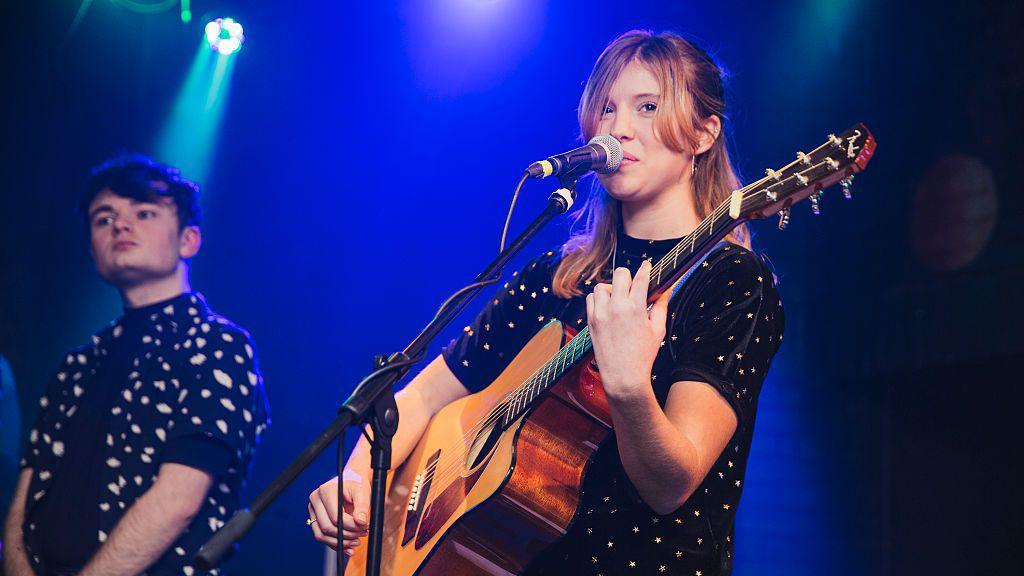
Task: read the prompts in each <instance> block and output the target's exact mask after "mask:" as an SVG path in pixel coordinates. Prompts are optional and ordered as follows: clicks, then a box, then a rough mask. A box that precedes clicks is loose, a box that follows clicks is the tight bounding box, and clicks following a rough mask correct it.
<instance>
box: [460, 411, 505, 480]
mask: <svg viewBox="0 0 1024 576" xmlns="http://www.w3.org/2000/svg"><path fill="white" fill-rule="evenodd" d="M501 432H502V430H501V428H500V427H499V426H498V423H497V422H491V423H490V424H488V425H487V426H486V427H485V428H484V429H483V430H481V431H480V433H479V434H477V435H476V438H474V439H473V444H472V445H471V446H470V447H469V454H467V455H466V456H467V457H466V468H467V469H468V470H472V469H474V468H476V467H477V466H479V465H480V464H481V463H482V462H483V461H484V460H486V459H487V457H488V456H489V455H490V453H491V450H493V449H494V446H495V444H497V443H498V440H499V439H500V438H501Z"/></svg>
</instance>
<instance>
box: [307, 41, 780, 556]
mask: <svg viewBox="0 0 1024 576" xmlns="http://www.w3.org/2000/svg"><path fill="white" fill-rule="evenodd" d="M724 122H725V101H724V96H723V89H722V72H721V70H720V69H719V67H718V66H717V65H716V64H715V63H714V62H713V61H712V60H711V58H709V57H708V55H707V54H706V53H705V52H704V51H703V50H701V49H700V48H698V47H697V46H695V45H694V44H693V43H692V42H689V41H687V40H685V39H684V38H682V37H680V36H679V35H676V34H673V33H668V32H666V33H661V34H653V33H650V32H645V31H631V32H627V33H626V34H623V35H622V36H620V37H619V38H617V39H615V40H614V41H613V42H612V43H611V44H609V45H608V47H607V48H606V49H605V50H604V52H603V53H602V54H601V56H600V57H599V58H598V60H597V63H596V65H595V67H594V70H593V72H592V73H591V76H590V79H589V80H588V82H587V85H586V88H585V90H584V93H583V96H582V98H581V100H580V107H579V123H580V128H581V132H582V135H583V137H584V139H589V138H591V137H592V136H594V135H596V134H611V135H612V136H613V137H615V138H616V139H618V140H619V141H620V142H621V144H622V148H623V151H624V154H623V158H624V159H623V162H622V166H621V167H620V168H619V170H618V171H616V172H615V173H613V174H609V175H603V176H599V183H596V185H595V186H594V189H593V192H592V194H591V197H590V198H589V199H588V201H587V203H586V205H585V206H584V207H583V208H582V209H581V211H580V213H579V216H578V218H579V220H578V224H579V226H578V227H577V229H576V231H575V233H574V234H573V235H572V236H571V237H570V238H569V239H568V240H567V242H566V243H565V244H564V245H563V246H562V247H561V248H560V249H559V250H554V251H551V252H548V253H546V254H543V255H541V256H539V257H538V258H536V259H534V260H533V261H531V262H530V263H529V264H527V265H526V266H525V267H524V268H523V269H522V270H520V271H519V272H517V273H516V274H515V276H514V277H513V278H512V280H511V281H510V282H509V284H508V285H507V286H505V287H504V288H503V289H502V290H499V292H498V294H496V295H495V297H494V298H492V299H491V300H490V301H489V302H488V303H487V305H486V307H485V308H484V310H483V311H482V312H481V313H480V315H479V316H478V317H477V318H476V320H475V321H474V322H473V324H472V325H471V326H469V327H467V329H466V330H465V331H464V332H463V334H462V335H461V336H460V337H459V338H458V339H457V340H455V341H453V342H452V343H451V344H450V345H449V346H448V347H447V348H445V349H444V351H443V353H442V354H441V355H440V356H438V357H437V358H436V359H434V361H433V362H431V363H430V364H429V365H428V366H427V367H426V368H425V369H424V370H423V372H421V373H420V374H419V375H418V376H417V377H416V378H415V379H414V380H413V381H412V382H411V383H410V384H409V385H408V386H407V387H406V388H405V389H404V390H402V391H401V392H400V393H399V395H398V398H399V399H398V403H399V410H400V412H401V414H402V418H401V427H400V430H399V431H398V434H397V436H396V437H395V440H394V446H393V464H394V465H395V466H397V465H398V464H399V463H401V462H402V461H403V460H404V459H405V458H406V457H407V455H408V454H409V452H410V451H411V450H412V448H413V447H414V446H415V444H416V442H417V440H418V438H419V437H420V435H421V433H422V432H423V430H424V427H425V426H426V424H427V422H428V421H429V419H430V418H431V416H432V415H433V414H434V413H436V412H437V411H438V410H440V409H441V408H443V407H444V406H446V405H447V404H448V403H450V402H452V401H454V400H456V399H458V398H460V397H462V396H465V395H467V394H470V393H473V392H476V391H479V390H481V389H482V388H483V387H486V386H487V385H488V384H489V383H490V382H491V381H492V380H493V379H494V378H495V377H496V376H497V375H498V374H499V373H500V372H501V371H502V369H504V367H505V366H506V365H507V364H508V363H509V362H510V361H511V360H512V358H513V357H514V356H515V354H516V353H517V352H518V351H519V349H520V348H521V347H522V346H523V345H524V344H525V343H526V342H527V341H528V340H529V339H530V338H531V337H532V336H533V335H534V334H536V333H537V331H538V330H540V328H541V327H542V326H543V325H544V324H546V323H547V322H549V321H550V320H551V319H558V320H560V321H561V322H562V323H563V324H566V325H568V326H571V327H574V328H579V327H581V326H582V325H584V324H586V325H588V326H589V327H590V331H591V338H592V340H593V347H594V355H595V360H596V362H597V364H598V365H599V366H600V371H601V380H602V384H603V386H604V390H605V394H606V396H607V399H608V404H609V407H610V410H611V415H612V420H613V424H614V431H615V433H614V435H613V436H611V437H610V439H609V440H608V441H607V442H606V443H605V444H604V445H602V446H601V448H600V449H599V451H598V453H597V454H596V456H595V458H594V460H593V463H592V465H591V467H590V469H589V470H588V472H587V476H586V481H585V484H584V492H583V498H582V502H581V505H580V512H579V515H578V516H577V518H576V520H575V521H574V522H573V524H572V525H571V527H570V530H569V533H568V534H567V535H566V536H565V538H563V539H562V540H560V541H559V542H558V543H556V544H554V545H552V546H551V547H550V548H548V550H546V551H545V552H544V553H543V554H542V555H541V556H540V557H538V558H537V559H536V560H535V561H534V562H533V563H532V564H531V565H530V567H529V568H528V569H527V573H531V574H549V573H550V574H591V573H592V574H599V573H603V574H620V573H630V574H633V573H637V574H641V573H642V574H666V573H671V574H688V575H693V574H697V575H704V576H711V575H713V574H727V573H729V572H730V570H731V565H732V550H733V526H734V518H735V515H736V510H737V506H738V504H739V498H740V493H741V490H742V486H743V477H744V471H745V464H746V459H747V454H748V452H749V449H750V443H751V437H752V433H753V427H754V416H755V411H756V407H757V397H758V392H759V390H760V388H761V384H762V383H763V381H764V378H765V375H766V373H767V371H768V368H769V365H770V363H771V359H772V357H773V356H774V354H775V352H776V350H777V349H778V347H779V344H780V343H781V340H782V330H783V312H782V303H781V300H780V299H779V295H778V292H777V290H776V286H775V284H774V280H773V275H772V274H771V273H770V271H769V270H768V269H767V268H766V266H765V264H764V262H763V261H762V260H761V259H760V258H759V257H758V256H756V255H755V254H754V253H752V252H751V251H750V250H749V243H748V239H747V233H746V230H745V229H744V228H742V227H741V228H737V229H736V230H734V231H733V233H732V234H731V235H730V236H729V238H728V240H729V244H726V245H724V246H719V247H717V248H716V249H715V250H713V251H712V252H711V254H710V255H709V256H708V258H707V260H706V261H705V264H704V265H702V266H700V267H699V268H698V269H697V270H696V271H695V272H694V273H693V275H692V276H691V277H690V279H689V280H688V281H687V283H686V286H685V289H684V290H682V291H681V292H679V294H678V295H676V296H670V295H666V296H665V297H663V298H661V299H660V300H659V301H658V302H657V303H656V304H655V305H654V306H653V308H651V310H650V311H648V309H647V305H646V298H647V288H648V283H649V275H650V270H651V261H652V260H654V261H657V260H658V259H659V258H660V257H661V256H663V255H664V254H665V253H667V252H668V251H669V250H670V249H671V248H672V247H674V246H675V245H676V244H677V242H678V241H679V240H680V239H681V238H683V237H684V236H686V235H687V234H689V233H690V232H691V231H692V230H694V229H695V228H696V227H697V226H698V224H699V223H700V222H701V220H702V219H703V218H704V217H705V216H707V215H708V214H709V213H710V212H711V211H712V209H713V208H714V207H715V206H717V205H718V204H719V203H720V202H722V201H723V200H725V198H726V197H727V196H728V194H729V192H731V191H732V190H734V189H736V188H738V187H739V183H738V180H737V178H736V175H735V173H734V171H733V169H732V165H731V163H730V161H729V155H728V152H727V150H726V145H725V139H724V137H723V128H724ZM344 476H345V485H344V500H345V502H344V509H345V513H344V514H343V517H342V519H341V529H342V532H341V544H342V548H343V550H344V552H345V553H346V554H350V555H351V554H352V553H353V550H354V548H355V547H356V546H359V545H360V544H361V540H362V539H363V537H364V536H365V533H366V530H367V527H368V521H367V520H368V513H369V509H368V508H369V494H370V488H369V478H370V474H369V448H368V446H367V445H366V443H365V441H360V444H359V446H358V447H357V448H356V449H355V451H354V452H353V455H352V458H351V460H350V462H349V464H348V466H347V468H346V471H345V475H344ZM335 482H336V480H331V481H329V482H327V483H325V484H324V485H322V486H321V487H320V488H319V489H317V490H315V491H314V492H313V493H312V494H311V495H310V503H309V512H310V517H311V519H312V520H314V521H315V522H313V524H312V528H313V532H314V535H315V537H316V539H317V540H319V541H321V542H324V543H326V544H328V545H330V546H332V547H337V545H338V527H337V519H336V518H335V517H334V516H335V513H334V510H335V509H336V505H337V501H336V490H337V487H336V484H335Z"/></svg>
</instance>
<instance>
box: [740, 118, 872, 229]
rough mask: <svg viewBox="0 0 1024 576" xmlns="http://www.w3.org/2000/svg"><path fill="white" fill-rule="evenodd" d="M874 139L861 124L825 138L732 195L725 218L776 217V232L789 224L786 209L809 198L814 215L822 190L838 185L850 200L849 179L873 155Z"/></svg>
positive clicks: (861, 168)
mask: <svg viewBox="0 0 1024 576" xmlns="http://www.w3.org/2000/svg"><path fill="white" fill-rule="evenodd" d="M875 146H876V143H875V139H874V137H873V136H871V132H869V131H868V129H867V127H866V126H864V125H863V124H856V125H854V126H853V127H851V128H849V129H848V130H846V131H845V132H843V133H842V134H840V135H838V136H836V135H835V134H829V136H828V139H827V140H825V142H824V143H823V144H822V145H820V146H818V147H817V148H815V149H814V150H811V151H810V152H808V153H804V152H799V153H797V156H796V160H794V161H793V162H790V163H789V164H787V165H786V166H783V167H782V168H780V169H779V170H771V169H769V170H766V171H765V173H766V174H767V175H766V176H765V177H764V178H762V179H761V180H759V181H757V182H754V183H752V184H750V185H748V186H744V187H743V188H742V189H741V190H737V191H736V192H733V198H732V201H731V202H730V207H729V215H730V216H732V217H733V218H735V219H737V220H756V219H760V218H767V217H768V216H771V215H773V214H776V213H778V214H779V228H784V227H785V225H786V223H787V222H788V221H789V207H790V206H792V205H793V204H796V203H797V202H801V201H803V200H804V199H807V198H810V200H811V210H812V211H813V212H814V213H815V214H817V213H818V211H819V207H818V202H819V200H820V198H821V195H822V190H824V189H825V188H828V187H829V186H832V185H833V184H835V183H837V182H839V183H840V184H842V186H843V195H844V196H846V197H847V198H850V184H851V182H852V181H853V175H854V174H856V173H858V172H860V171H861V170H863V169H864V168H865V167H866V166H867V164H868V162H869V161H870V160H871V157H872V156H873V155H874V153H875Z"/></svg>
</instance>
